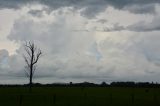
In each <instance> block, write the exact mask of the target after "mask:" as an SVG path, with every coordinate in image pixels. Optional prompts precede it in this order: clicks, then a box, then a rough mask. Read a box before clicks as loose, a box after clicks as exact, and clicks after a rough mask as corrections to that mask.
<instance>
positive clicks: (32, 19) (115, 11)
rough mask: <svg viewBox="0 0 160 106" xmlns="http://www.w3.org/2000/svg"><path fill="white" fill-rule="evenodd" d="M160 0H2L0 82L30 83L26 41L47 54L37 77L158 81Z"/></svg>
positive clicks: (44, 80)
mask: <svg viewBox="0 0 160 106" xmlns="http://www.w3.org/2000/svg"><path fill="white" fill-rule="evenodd" d="M159 10H160V1H159V0H0V84H24V83H28V79H27V77H26V76H25V72H24V70H25V68H24V67H25V61H24V59H23V54H25V50H24V43H25V42H26V41H31V42H34V43H35V44H36V45H37V47H39V48H41V50H42V52H43V55H42V57H41V58H40V60H39V61H38V64H37V66H38V67H37V70H36V72H35V75H34V82H39V83H55V82H71V81H72V82H84V81H88V82H94V83H101V82H102V81H105V82H112V81H136V82H138V81H142V82H147V81H148V82H152V81H153V82H160V42H159V40H160V23H159V22H160V11H159Z"/></svg>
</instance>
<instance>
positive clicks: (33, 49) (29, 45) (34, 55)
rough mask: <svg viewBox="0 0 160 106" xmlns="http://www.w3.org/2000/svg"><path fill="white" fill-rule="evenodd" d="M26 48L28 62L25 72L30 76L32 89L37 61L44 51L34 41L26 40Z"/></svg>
mask: <svg viewBox="0 0 160 106" xmlns="http://www.w3.org/2000/svg"><path fill="white" fill-rule="evenodd" d="M24 49H25V52H26V54H24V55H23V57H24V60H25V63H26V66H25V68H26V70H25V74H26V76H27V77H28V78H29V90H30V91H31V89H32V79H33V75H34V72H35V70H36V67H37V62H38V60H39V58H40V57H41V55H42V51H41V49H40V48H37V46H36V45H35V44H34V42H26V43H25V45H24Z"/></svg>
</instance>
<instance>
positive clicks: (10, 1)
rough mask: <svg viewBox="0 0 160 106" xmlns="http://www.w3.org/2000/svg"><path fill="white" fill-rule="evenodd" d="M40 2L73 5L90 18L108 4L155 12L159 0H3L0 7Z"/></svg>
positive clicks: (50, 4)
mask: <svg viewBox="0 0 160 106" xmlns="http://www.w3.org/2000/svg"><path fill="white" fill-rule="evenodd" d="M33 3H40V4H42V5H46V6H48V7H49V8H50V9H52V10H54V9H58V8H62V7H73V8H75V9H82V8H83V9H84V11H82V15H83V16H86V17H88V18H92V17H94V16H95V15H96V14H97V13H100V12H103V11H104V10H105V9H106V8H107V7H108V6H113V7H114V8H116V9H124V10H128V11H130V12H133V13H154V12H155V5H154V4H155V3H160V1H159V0H3V1H1V3H0V8H14V9H17V8H20V7H22V6H24V5H27V4H33Z"/></svg>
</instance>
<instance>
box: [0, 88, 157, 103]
mask: <svg viewBox="0 0 160 106" xmlns="http://www.w3.org/2000/svg"><path fill="white" fill-rule="evenodd" d="M159 105H160V88H122V87H85V88H83V87H34V88H33V90H32V93H29V92H28V88H25V87H3V88H2V87H1V88H0V106H159Z"/></svg>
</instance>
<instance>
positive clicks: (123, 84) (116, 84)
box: [0, 82, 160, 88]
mask: <svg viewBox="0 0 160 106" xmlns="http://www.w3.org/2000/svg"><path fill="white" fill-rule="evenodd" d="M27 86H28V84H22V85H17V84H16V85H5V84H4V85H0V87H27ZM32 87H149V88H153V87H160V84H159V83H153V82H152V83H150V82H112V83H110V84H108V83H106V82H102V83H101V84H95V83H90V82H82V83H72V82H70V83H52V84H41V83H33V84H32Z"/></svg>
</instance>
